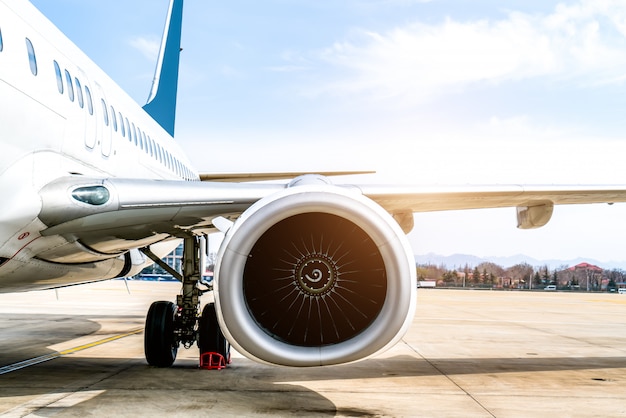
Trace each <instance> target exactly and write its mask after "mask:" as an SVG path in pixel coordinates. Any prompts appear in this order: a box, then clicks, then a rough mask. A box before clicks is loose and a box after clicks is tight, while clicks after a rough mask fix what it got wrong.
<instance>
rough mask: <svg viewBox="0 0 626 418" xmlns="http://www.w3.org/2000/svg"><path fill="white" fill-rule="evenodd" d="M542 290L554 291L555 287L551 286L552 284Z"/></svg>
mask: <svg viewBox="0 0 626 418" xmlns="http://www.w3.org/2000/svg"><path fill="white" fill-rule="evenodd" d="M543 290H556V286H555V285H553V284H550V285H548V286H546V287H544V288H543Z"/></svg>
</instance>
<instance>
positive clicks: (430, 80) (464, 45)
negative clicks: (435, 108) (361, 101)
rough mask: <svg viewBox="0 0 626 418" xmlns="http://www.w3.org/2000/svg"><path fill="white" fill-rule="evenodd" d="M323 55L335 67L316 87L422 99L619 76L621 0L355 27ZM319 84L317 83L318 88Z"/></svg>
mask: <svg viewBox="0 0 626 418" xmlns="http://www.w3.org/2000/svg"><path fill="white" fill-rule="evenodd" d="M321 58H322V59H323V60H325V61H326V62H328V63H330V64H331V66H332V67H333V68H334V69H337V70H339V71H341V74H342V75H341V76H340V77H339V80H337V81H334V82H333V83H331V84H326V85H324V86H322V87H321V88H320V90H321V92H322V93H327V92H337V93H340V94H345V93H367V94H369V95H371V96H373V97H375V98H393V99H396V100H398V99H399V100H405V101H406V100H408V101H411V102H423V101H426V100H429V99H431V98H432V97H433V96H437V95H440V94H445V93H448V92H450V91H458V90H459V89H464V88H467V87H468V86H477V85H481V84H488V85H492V84H498V83H503V82H511V81H520V80H524V79H529V78H534V77H546V76H547V77H552V78H553V79H554V80H570V81H571V80H573V81H575V82H576V83H577V84H578V85H586V84H605V83H621V82H623V80H624V77H625V75H626V2H620V1H615V0H599V1H597V0H584V1H581V2H579V3H576V4H574V5H569V6H567V5H559V6H557V7H556V8H555V10H554V11H553V12H552V13H550V14H547V15H531V14H526V13H520V12H510V13H509V14H508V15H507V17H506V18H504V19H500V20H476V21H456V20H453V19H446V20H445V21H444V22H442V23H440V24H424V23H420V22H417V23H413V24H410V25H406V26H402V27H397V28H395V29H392V30H389V31H387V32H384V33H379V32H371V31H361V32H358V33H357V36H353V37H352V39H350V40H349V41H343V42H337V43H335V44H334V45H333V46H332V47H330V48H328V49H326V50H325V51H323V52H322V54H321ZM319 92H320V91H319V90H318V93H319Z"/></svg>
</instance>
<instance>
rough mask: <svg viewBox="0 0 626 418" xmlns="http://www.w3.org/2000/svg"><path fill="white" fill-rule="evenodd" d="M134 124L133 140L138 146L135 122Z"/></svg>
mask: <svg viewBox="0 0 626 418" xmlns="http://www.w3.org/2000/svg"><path fill="white" fill-rule="evenodd" d="M132 125H133V129H132V131H131V132H132V133H133V141H134V142H135V146H137V145H138V143H137V130H136V128H135V124H134V123H133V124H132Z"/></svg>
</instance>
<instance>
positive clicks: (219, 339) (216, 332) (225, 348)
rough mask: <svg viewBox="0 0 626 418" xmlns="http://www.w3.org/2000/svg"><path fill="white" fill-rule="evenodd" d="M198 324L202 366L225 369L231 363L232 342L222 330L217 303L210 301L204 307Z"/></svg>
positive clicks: (204, 367)
mask: <svg viewBox="0 0 626 418" xmlns="http://www.w3.org/2000/svg"><path fill="white" fill-rule="evenodd" d="M198 325H199V326H198V348H199V349H200V367H201V368H203V369H223V368H224V367H226V365H227V364H228V363H230V344H229V343H228V340H226V338H225V337H224V334H222V331H221V330H220V325H219V323H218V322H217V314H216V313H215V304H213V303H209V304H207V305H206V306H205V307H204V309H203V310H202V316H201V317H200V321H199V322H198Z"/></svg>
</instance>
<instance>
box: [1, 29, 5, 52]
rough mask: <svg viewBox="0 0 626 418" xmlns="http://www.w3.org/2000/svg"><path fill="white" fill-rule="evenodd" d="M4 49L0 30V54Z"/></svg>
mask: <svg viewBox="0 0 626 418" xmlns="http://www.w3.org/2000/svg"><path fill="white" fill-rule="evenodd" d="M3 49H4V44H3V43H2V30H1V29H0V52H2V50H3Z"/></svg>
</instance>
